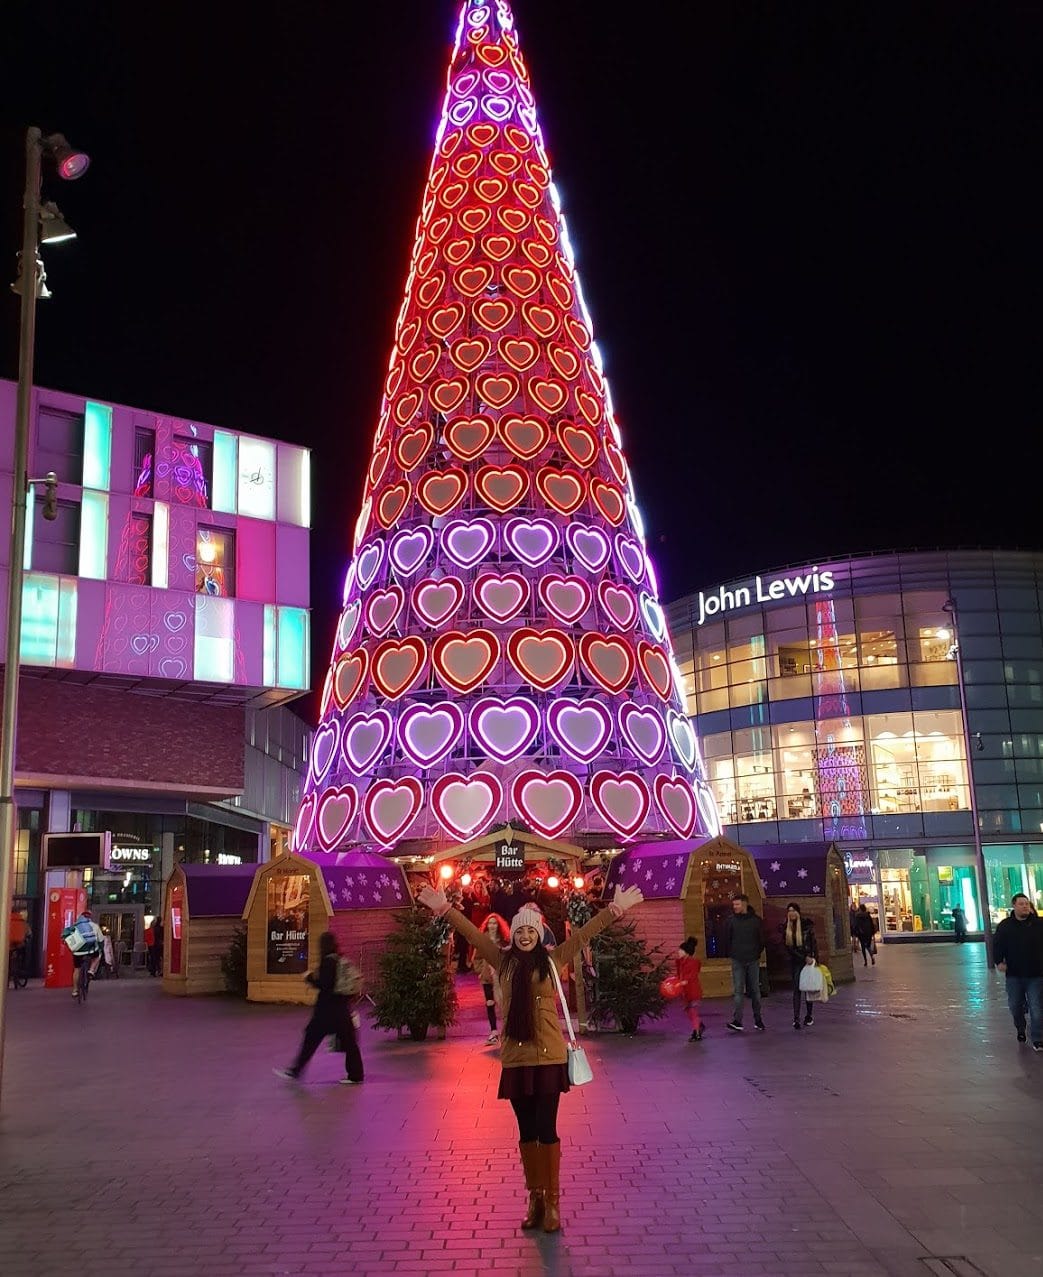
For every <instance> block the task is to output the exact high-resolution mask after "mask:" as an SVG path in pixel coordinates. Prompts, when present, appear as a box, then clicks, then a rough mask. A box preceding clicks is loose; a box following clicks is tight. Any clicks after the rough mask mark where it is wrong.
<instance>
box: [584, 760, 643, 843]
mask: <svg viewBox="0 0 1043 1277" xmlns="http://www.w3.org/2000/svg"><path fill="white" fill-rule="evenodd" d="M590 797H591V801H592V802H593V803H594V806H595V807H596V808H597V809H598V812H599V813H600V814H601V816H602V817H603V818H604V820H605V822H606V823H607V824H609V825H611V826H612V828H613V829H615V830H616V831H617V832H618V833H620V834H621V835H622V836H623V837H624V838H632V837H633V836H634V834H636V833H637V831H638V830H639V829H640V828H641V826H642V825H643V824H644V823H645V817H646V816H647V815H648V808H649V805H650V803H651V799H650V797H649V793H648V786H647V785H646V784H645V782H644V781H643V780H642V779H641V777H640V776H639V775H638V774H637V772H620V773H619V774H618V775H616V774H615V773H613V772H607V771H602V772H595V774H594V775H593V776H592V777H591V778H590Z"/></svg>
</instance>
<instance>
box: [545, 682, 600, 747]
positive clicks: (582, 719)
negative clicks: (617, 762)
mask: <svg viewBox="0 0 1043 1277" xmlns="http://www.w3.org/2000/svg"><path fill="white" fill-rule="evenodd" d="M547 726H548V727H549V728H550V731H551V735H552V736H553V737H554V739H555V740H556V741H557V742H558V744H559V745H560V746H561V748H562V749H563V750H564V751H565V752H566V753H567V754H569V755H571V757H573V758H575V759H576V761H577V762H580V763H589V762H592V761H593V760H594V759H595V758H596V757H597V756H598V754H600V753H601V750H602V748H603V747H604V745H605V742H606V741H607V740H608V738H609V734H610V733H611V731H612V715H611V714H610V713H609V712H608V710H607V709H605V707H604V706H603V705H602V704H601V702H600V701H595V700H592V699H591V698H589V697H588V698H586V699H585V700H582V701H567V700H554V701H552V702H551V704H550V706H549V708H548V710H547Z"/></svg>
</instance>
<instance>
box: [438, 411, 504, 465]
mask: <svg viewBox="0 0 1043 1277" xmlns="http://www.w3.org/2000/svg"><path fill="white" fill-rule="evenodd" d="M494 433H495V427H494V426H493V423H492V420H491V419H490V418H489V417H482V416H478V417H454V418H453V419H452V421H450V422H449V423H448V424H447V425H446V428H445V432H444V435H443V437H444V439H445V443H446V447H447V448H449V449H450V450H451V451H452V452H453V453H454V454H455V455H456V456H457V457H459V458H460V460H461V461H473V460H474V459H475V457H480V456H481V455H482V453H483V452H484V451H485V450H486V448H487V447H488V446H489V444H490V443H491V442H492V439H493V434H494Z"/></svg>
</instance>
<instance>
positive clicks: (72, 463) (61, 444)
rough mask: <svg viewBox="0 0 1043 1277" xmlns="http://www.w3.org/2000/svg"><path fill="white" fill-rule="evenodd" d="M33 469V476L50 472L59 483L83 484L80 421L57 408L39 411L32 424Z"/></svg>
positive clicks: (77, 415) (71, 413) (76, 415)
mask: <svg viewBox="0 0 1043 1277" xmlns="http://www.w3.org/2000/svg"><path fill="white" fill-rule="evenodd" d="M33 469H34V471H35V472H36V474H37V475H45V474H46V473H47V472H48V470H53V471H54V473H55V474H56V475H57V476H58V482H59V483H73V484H76V486H77V487H79V485H80V484H82V482H83V417H82V416H81V415H80V414H78V413H74V412H63V411H61V409H59V408H46V407H42V408H41V409H40V413H39V416H38V418H37V422H36V452H35V455H34V457H33Z"/></svg>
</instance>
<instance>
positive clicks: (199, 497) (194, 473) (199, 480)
mask: <svg viewBox="0 0 1043 1277" xmlns="http://www.w3.org/2000/svg"><path fill="white" fill-rule="evenodd" d="M213 469H214V459H213V448H212V446H211V445H210V444H209V443H200V442H199V440H198V439H189V438H186V437H184V436H182V435H175V436H174V445H173V455H172V457H171V459H170V479H171V483H170V499H171V500H172V501H174V502H176V503H177V504H179V505H194V506H199V507H200V508H201V509H204V510H205V509H208V508H209V506H210V490H211V483H212V481H213Z"/></svg>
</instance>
